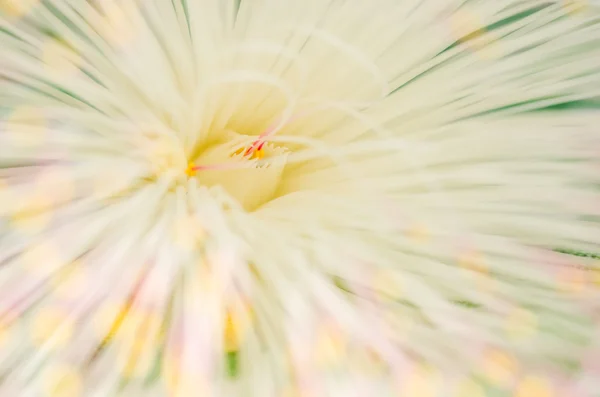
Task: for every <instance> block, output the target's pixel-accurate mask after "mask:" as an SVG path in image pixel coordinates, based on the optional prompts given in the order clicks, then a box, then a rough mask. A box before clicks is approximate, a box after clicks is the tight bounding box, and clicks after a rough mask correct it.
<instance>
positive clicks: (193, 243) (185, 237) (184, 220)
mask: <svg viewBox="0 0 600 397" xmlns="http://www.w3.org/2000/svg"><path fill="white" fill-rule="evenodd" d="M204 237H205V231H204V228H202V226H201V225H200V221H199V220H198V219H197V218H196V217H194V216H185V217H181V218H178V219H176V220H175V223H174V226H173V240H174V242H175V244H177V245H178V246H179V247H181V248H183V249H186V250H193V249H195V248H199V247H198V245H199V244H200V243H201V242H202V240H203V239H204Z"/></svg>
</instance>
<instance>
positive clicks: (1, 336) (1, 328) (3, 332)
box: [0, 321, 11, 350]
mask: <svg viewBox="0 0 600 397" xmlns="http://www.w3.org/2000/svg"><path fill="white" fill-rule="evenodd" d="M10 337H11V329H10V326H9V325H8V324H5V323H4V322H1V321H0V350H1V349H3V348H4V347H5V346H6V345H7V344H8V342H10Z"/></svg>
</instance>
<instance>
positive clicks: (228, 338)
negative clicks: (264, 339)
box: [223, 306, 253, 353]
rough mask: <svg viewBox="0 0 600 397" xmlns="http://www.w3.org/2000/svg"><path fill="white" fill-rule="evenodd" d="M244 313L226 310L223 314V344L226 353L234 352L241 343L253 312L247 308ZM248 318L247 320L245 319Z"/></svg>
mask: <svg viewBox="0 0 600 397" xmlns="http://www.w3.org/2000/svg"><path fill="white" fill-rule="evenodd" d="M244 310H245V313H240V312H237V311H234V310H228V311H227V313H226V314H225V323H224V325H223V343H224V348H225V351H226V352H228V353H232V352H236V351H238V350H239V349H240V345H241V344H242V343H243V341H244V338H245V336H246V333H247V332H248V327H250V324H249V321H251V319H252V316H253V312H252V308H251V307H250V306H247V307H246V308H245V309H244ZM245 316H248V318H245Z"/></svg>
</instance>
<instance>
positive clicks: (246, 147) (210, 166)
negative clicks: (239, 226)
mask: <svg viewBox="0 0 600 397" xmlns="http://www.w3.org/2000/svg"><path fill="white" fill-rule="evenodd" d="M286 160H287V150H286V149H285V148H282V147H278V146H275V145H272V144H270V143H267V142H265V141H261V140H260V139H257V138H256V137H255V136H248V135H242V134H239V133H237V132H233V131H225V132H224V133H223V135H222V137H221V138H220V139H219V140H218V141H217V142H215V143H213V144H212V145H209V146H208V147H207V148H206V149H205V150H204V151H203V152H202V153H201V154H200V155H199V156H198V157H197V158H195V159H192V160H191V161H190V162H189V163H188V165H187V168H186V171H185V172H186V174H187V176H188V177H189V178H196V179H197V180H198V182H199V183H200V184H201V185H204V186H208V187H216V186H218V187H220V188H222V189H223V190H225V192H226V193H227V194H229V195H230V196H231V197H232V198H234V199H235V200H237V201H238V202H239V203H240V204H241V205H242V206H243V207H244V208H245V209H246V210H248V211H252V210H254V209H256V208H258V207H259V206H261V205H262V204H264V203H265V202H267V201H269V200H270V199H271V198H273V196H274V194H275V192H276V190H277V186H278V185H279V181H280V180H281V175H282V173H283V169H284V167H285V164H286Z"/></svg>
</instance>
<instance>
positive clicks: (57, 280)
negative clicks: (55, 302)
mask: <svg viewBox="0 0 600 397" xmlns="http://www.w3.org/2000/svg"><path fill="white" fill-rule="evenodd" d="M50 285H51V286H52V287H54V292H55V294H56V295H57V296H58V297H59V298H61V299H71V300H72V299H77V298H78V297H80V296H81V295H82V294H84V293H85V291H86V290H87V288H89V276H88V272H87V271H86V270H84V268H83V265H82V264H81V263H80V262H79V261H76V262H74V263H73V264H71V265H70V266H69V269H68V270H66V271H64V272H60V273H59V274H58V275H56V276H55V277H53V278H52V279H51V280H50Z"/></svg>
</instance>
